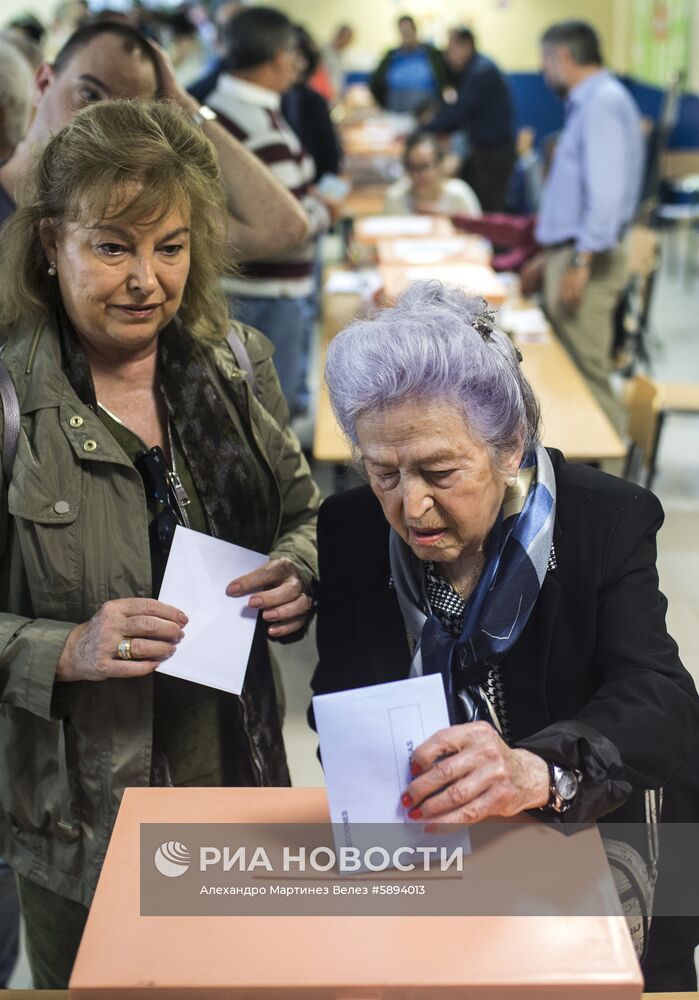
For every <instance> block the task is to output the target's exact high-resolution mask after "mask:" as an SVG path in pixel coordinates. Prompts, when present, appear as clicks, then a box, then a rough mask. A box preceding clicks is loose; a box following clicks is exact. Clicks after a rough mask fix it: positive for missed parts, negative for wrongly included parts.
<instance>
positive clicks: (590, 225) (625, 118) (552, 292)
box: [536, 21, 644, 430]
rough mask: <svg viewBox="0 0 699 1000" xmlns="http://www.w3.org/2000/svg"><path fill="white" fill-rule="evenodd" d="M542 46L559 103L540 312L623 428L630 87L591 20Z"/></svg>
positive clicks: (637, 181) (635, 132)
mask: <svg viewBox="0 0 699 1000" xmlns="http://www.w3.org/2000/svg"><path fill="white" fill-rule="evenodd" d="M541 45H542V56H543V71H544V75H545V77H546V81H547V83H548V84H549V86H550V87H551V88H552V89H553V90H554V91H555V92H556V93H557V94H559V95H560V96H561V97H562V98H564V99H565V100H566V122H565V126H564V128H563V131H562V132H561V135H560V137H559V139H558V143H557V145H556V151H555V154H554V158H553V164H552V167H551V172H550V174H549V176H548V179H547V183H546V186H545V188H544V191H543V196H542V202H541V209H540V214H539V222H538V226H537V230H536V236H537V240H538V241H539V243H541V244H542V246H543V247H544V251H543V254H544V260H543V282H544V299H545V306H546V311H547V313H548V315H549V318H550V319H551V321H552V323H553V325H554V327H555V329H556V332H557V333H558V336H559V337H560V339H561V340H562V342H563V344H564V346H565V347H566V349H567V350H568V352H569V354H570V355H571V357H572V358H573V360H574V361H575V363H576V365H577V366H578V368H579V369H580V371H581V373H582V375H583V376H584V378H585V381H586V382H587V384H588V386H589V388H590V390H591V391H592V393H593V395H594V396H595V398H596V399H597V401H598V403H599V404H600V406H601V407H602V408H603V409H604V411H605V413H606V414H607V416H608V417H609V418H610V420H611V421H612V423H614V425H615V426H616V427H617V428H618V429H619V430H622V429H623V424H624V410H623V407H622V404H621V402H620V401H619V400H618V399H617V397H616V396H615V394H614V392H613V389H612V386H611V384H610V381H609V375H610V371H611V359H610V350H611V344H612V336H613V314H614V310H615V307H616V305H617V301H618V298H619V295H620V293H621V291H622V289H623V287H624V284H625V281H626V273H627V272H626V258H627V252H626V234H627V232H628V229H629V226H630V224H631V222H632V221H633V218H634V216H635V214H636V209H637V205H638V199H639V195H640V190H641V180H642V174H643V164H644V150H643V138H642V134H641V119H640V115H639V112H638V108H637V107H636V104H635V103H634V100H633V98H632V97H631V95H630V93H629V92H628V90H627V89H626V88H625V87H624V86H623V85H622V84H621V83H620V82H619V81H618V80H617V79H615V77H614V76H612V74H611V73H610V72H609V70H608V69H606V68H605V67H604V66H603V64H602V56H601V52H600V45H599V39H598V37H597V35H596V33H595V31H594V29H593V28H591V27H590V25H589V24H585V23H584V22H583V21H562V22H560V23H558V24H554V25H552V26H551V27H550V28H548V29H547V31H546V32H544V35H543V36H542V39H541Z"/></svg>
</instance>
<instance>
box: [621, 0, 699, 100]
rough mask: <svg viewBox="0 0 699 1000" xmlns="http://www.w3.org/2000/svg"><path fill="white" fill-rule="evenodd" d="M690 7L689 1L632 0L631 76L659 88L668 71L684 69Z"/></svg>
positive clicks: (686, 65)
mask: <svg viewBox="0 0 699 1000" xmlns="http://www.w3.org/2000/svg"><path fill="white" fill-rule="evenodd" d="M693 6H694V3H693V0H634V3H633V52H632V60H631V63H632V65H631V73H632V75H633V76H635V77H636V78H637V79H639V80H643V81H644V82H646V83H655V84H657V85H658V86H660V87H663V86H665V85H666V84H667V82H668V78H669V76H670V74H671V73H674V72H676V71H677V70H683V71H685V72H686V70H687V69H688V66H689V40H690V34H691V21H692V7H693ZM696 16H699V13H697V15H696Z"/></svg>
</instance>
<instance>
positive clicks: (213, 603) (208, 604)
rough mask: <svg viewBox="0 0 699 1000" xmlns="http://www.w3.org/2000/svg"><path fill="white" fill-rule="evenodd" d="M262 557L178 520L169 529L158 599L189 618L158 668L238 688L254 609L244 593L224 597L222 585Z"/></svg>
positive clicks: (249, 569)
mask: <svg viewBox="0 0 699 1000" xmlns="http://www.w3.org/2000/svg"><path fill="white" fill-rule="evenodd" d="M267 559H268V557H267V556H263V555H261V554H260V553H259V552H252V551H251V550H250V549H243V548H241V547H240V546H239V545H232V544H231V543H230V542H224V541H222V540H221V539H220V538H212V537H211V536H210V535H204V534H202V533H201V532H198V531H191V530H190V529H189V528H182V527H180V526H179V525H178V526H177V528H176V529H175V537H174V538H173V540H172V548H171V549H170V557H169V558H168V561H167V566H166V568H165V576H164V578H163V585H162V587H161V588H160V597H159V599H160V600H161V601H163V602H164V603H165V604H171V605H172V606H173V607H175V608H179V609H180V611H184V613H185V614H186V615H187V617H188V618H189V622H188V624H187V625H186V626H185V629H184V639H183V640H182V642H181V643H180V644H179V646H178V647H177V651H176V652H175V654H174V656H171V657H170V659H169V660H166V661H165V663H162V664H161V665H160V666H159V667H158V670H159V671H160V673H161V674H169V675H170V676H172V677H182V678H183V679H184V680H188V681H194V682H195V683H196V684H205V685H207V687H213V688H218V689H219V690H220V691H229V692H230V693H231V694H240V692H241V691H242V689H243V681H244V680H245V671H246V669H247V665H248V658H249V656H250V647H251V646H252V639H253V635H254V633H255V623H256V621H257V614H258V612H257V611H256V610H255V609H254V608H249V607H248V606H247V604H248V601H249V599H250V595H249V594H248V595H246V596H244V597H228V596H227V595H226V587H227V586H228V584H229V583H230V582H231V580H235V578H236V577H238V576H243V574H245V573H251V572H252V571H253V570H255V569H258V567H260V566H263V565H264V564H265V563H266V562H267Z"/></svg>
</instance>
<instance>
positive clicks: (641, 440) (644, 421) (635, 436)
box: [623, 374, 661, 481]
mask: <svg viewBox="0 0 699 1000" xmlns="http://www.w3.org/2000/svg"><path fill="white" fill-rule="evenodd" d="M660 397H661V390H660V387H659V385H658V383H657V382H656V381H655V380H654V379H652V378H650V377H649V376H648V375H640V374H639V375H635V376H634V377H633V378H632V379H631V381H630V382H629V383H628V384H627V386H626V392H625V401H626V406H627V409H628V413H629V421H628V427H627V434H628V436H629V442H630V443H629V450H628V452H627V455H626V463H625V465H624V473H623V475H624V479H633V480H634V481H637V480H639V479H641V480H642V479H644V478H645V479H646V481H649V480H650V478H651V460H652V458H653V457H654V456H655V453H656V451H657V442H656V437H657V433H656V431H657V424H658V405H659V401H660Z"/></svg>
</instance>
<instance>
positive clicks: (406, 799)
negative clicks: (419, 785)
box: [401, 792, 413, 809]
mask: <svg viewBox="0 0 699 1000" xmlns="http://www.w3.org/2000/svg"><path fill="white" fill-rule="evenodd" d="M401 802H402V803H403V805H404V806H405V808H406V809H410V808H411V806H412V805H413V800H412V799H411V798H410V796H409V795H408V793H407V792H406V793H405V795H403V797H402V798H401Z"/></svg>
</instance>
